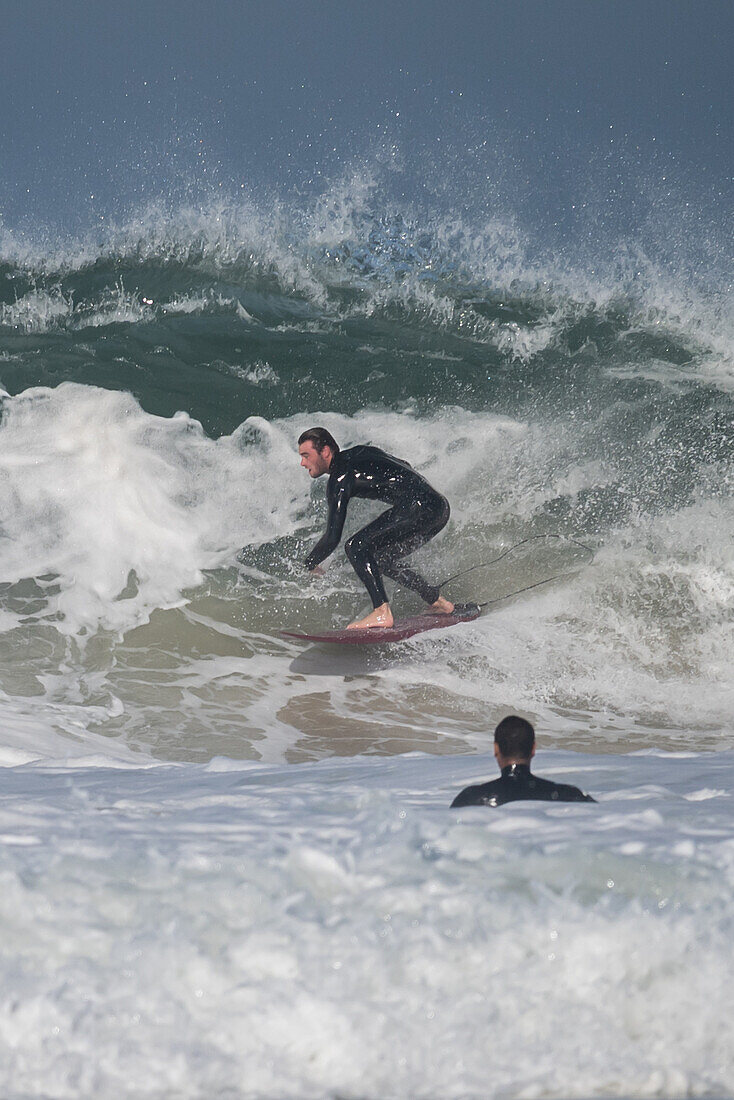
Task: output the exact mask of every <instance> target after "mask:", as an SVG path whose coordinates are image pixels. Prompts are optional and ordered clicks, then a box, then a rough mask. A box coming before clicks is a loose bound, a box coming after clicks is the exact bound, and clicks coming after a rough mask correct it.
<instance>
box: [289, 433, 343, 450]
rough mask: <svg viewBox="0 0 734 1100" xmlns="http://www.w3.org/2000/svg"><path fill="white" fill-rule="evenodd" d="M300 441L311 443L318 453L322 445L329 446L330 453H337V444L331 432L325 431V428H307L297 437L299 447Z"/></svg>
mask: <svg viewBox="0 0 734 1100" xmlns="http://www.w3.org/2000/svg"><path fill="white" fill-rule="evenodd" d="M302 443H313V445H314V447H315V448H316V450H317V451H318V452H319V454H321V452H322V451H323V449H324V447H331V453H332V454H334V455H337V454H339V444H338V443H337V441H336V440H335V439H334V436H333V435H332V434H331V432H327V430H326V428H309V429H308V431H306V432H303V434H302V435H299V437H298V446H299V447H300V446H301V444H302Z"/></svg>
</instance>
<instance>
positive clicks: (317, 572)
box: [309, 565, 326, 577]
mask: <svg viewBox="0 0 734 1100" xmlns="http://www.w3.org/2000/svg"><path fill="white" fill-rule="evenodd" d="M309 573H310V574H311V576H312V577H325V576H326V573H325V571H324V570H323V569H322V568H321V566H320V565H314V567H313V569H309Z"/></svg>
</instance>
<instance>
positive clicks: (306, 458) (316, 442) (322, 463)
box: [298, 428, 339, 477]
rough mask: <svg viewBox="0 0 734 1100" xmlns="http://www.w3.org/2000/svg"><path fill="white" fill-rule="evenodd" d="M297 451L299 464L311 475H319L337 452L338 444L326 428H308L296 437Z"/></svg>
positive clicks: (326, 468)
mask: <svg viewBox="0 0 734 1100" xmlns="http://www.w3.org/2000/svg"><path fill="white" fill-rule="evenodd" d="M298 453H299V455H300V456H301V465H302V466H303V468H304V469H306V470H308V472H309V474H310V475H311V477H321V475H322V474H325V473H326V471H327V470H328V469H329V467H330V466H331V460H332V459H333V458H334V456H335V455H338V454H339V444H338V443H337V441H336V440H335V439H334V436H333V435H332V434H331V432H328V431H327V430H326V428H309V429H308V431H305V432H303V434H302V435H300V436H299V438H298Z"/></svg>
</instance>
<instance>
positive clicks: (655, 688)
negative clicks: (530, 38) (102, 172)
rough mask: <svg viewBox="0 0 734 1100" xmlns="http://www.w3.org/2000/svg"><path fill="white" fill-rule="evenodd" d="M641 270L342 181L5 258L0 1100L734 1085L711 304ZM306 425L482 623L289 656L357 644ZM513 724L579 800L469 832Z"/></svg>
mask: <svg viewBox="0 0 734 1100" xmlns="http://www.w3.org/2000/svg"><path fill="white" fill-rule="evenodd" d="M658 243H659V245H660V247H659V248H658V249H657V251H656V248H655V247H653V246H651V245H650V244H649V242H648V244H647V245H646V246H645V247H643V245H642V244H641V243H640V242H639V241H634V240H629V239H625V240H617V241H615V242H613V243H611V244H608V246H607V247H606V248H605V249H597V250H594V249H591V248H587V249H586V251H584V250H583V249H580V248H579V249H577V250H575V251H573V250H564V249H563V248H557V249H550V248H543V247H541V246H540V243H539V242H538V240H537V239H535V238H534V237H533V235H532V233H531V232H530V231H529V230H527V229H523V228H522V226H521V225H520V223H519V222H518V221H517V220H513V219H512V218H509V217H505V216H502V217H500V216H496V217H491V216H487V217H485V218H483V219H481V218H478V217H477V216H476V215H472V214H470V213H468V212H466V211H465V212H464V213H463V214H461V215H459V214H457V213H456V212H455V210H454V211H450V212H448V213H447V212H446V209H445V208H441V209H439V207H438V206H435V207H432V206H431V205H430V204H429V203H427V202H422V201H419V200H417V199H416V200H415V201H414V202H410V203H409V202H408V201H407V200H405V201H404V202H402V203H399V202H397V201H390V202H388V201H387V200H386V199H385V197H384V195H383V193H382V191H381V189H380V187H379V186H377V185H376V184H375V181H374V179H372V178H369V177H359V176H353V177H349V178H346V179H345V180H343V181H342V182H340V183H339V184H335V185H333V186H332V187H330V188H327V189H326V190H325V191H324V193H323V194H320V195H319V196H317V197H312V198H310V199H308V200H307V201H306V200H304V201H303V202H301V203H296V202H294V201H291V200H289V201H286V200H285V199H282V200H280V201H278V202H271V201H265V200H264V199H261V200H259V201H256V199H255V198H253V197H252V196H250V197H248V198H235V197H230V198H218V199H217V200H216V201H215V200H213V199H211V200H209V201H207V202H205V203H197V204H192V205H188V206H187V205H185V204H182V203H174V204H171V203H168V204H164V203H161V204H158V205H152V206H150V207H148V208H147V209H145V210H141V211H138V212H136V213H134V214H128V215H126V216H125V217H124V218H121V219H120V220H119V221H118V223H117V224H114V225H112V224H106V225H105V227H104V229H99V228H96V229H95V230H90V231H89V232H88V233H87V234H80V235H77V236H74V237H71V236H65V235H63V234H62V233H61V232H60V231H59V232H53V233H51V232H50V233H49V234H47V235H46V236H45V237H44V236H42V235H38V236H36V237H35V238H33V237H29V236H27V235H24V234H22V233H20V232H15V233H14V232H11V231H10V230H7V229H6V230H5V231H4V232H3V233H2V235H1V236H0V382H1V383H2V391H3V393H2V419H1V421H0V716H1V717H2V725H1V726H0V761H1V762H2V765H3V769H2V772H1V773H0V783H1V784H2V787H1V788H0V789H1V790H2V805H1V807H0V813H1V814H2V828H1V829H0V840H1V841H2V844H1V845H0V859H2V869H1V873H2V881H3V885H4V890H3V900H2V918H1V919H2V929H3V947H2V975H3V982H2V985H3V989H4V993H3V996H2V999H1V1000H0V1047H1V1048H2V1051H3V1058H2V1062H3V1064H4V1069H3V1070H2V1071H0V1075H1V1076H0V1079H1V1080H2V1082H3V1089H2V1091H3V1095H4V1096H6V1097H8V1100H15V1098H16V1097H17V1098H21V1097H22V1098H25V1097H30V1096H44V1097H67V1096H68V1097H72V1096H74V1097H76V1096H92V1095H94V1096H95V1097H108V1096H109V1097H119V1096H121V1095H135V1096H151V1097H174V1096H175V1097H178V1096H182V1097H183V1096H206V1097H257V1098H264V1097H285V1096H288V1097H304V1098H305V1097H321V1096H334V1097H337V1096H338V1097H353V1098H355V1100H357V1098H367V1097H369V1098H378V1097H379V1098H386V1097H411V1098H417V1097H437V1098H438V1097H441V1098H449V1097H457V1098H459V1097H462V1098H468V1097H477V1098H478V1097H486V1096H496V1097H502V1098H509V1097H528V1098H530V1097H545V1096H548V1097H571V1096H574V1097H589V1096H592V1095H594V1096H600V1095H605V1096H645V1097H647V1096H669V1097H672V1096H676V1097H678V1096H681V1097H683V1096H692V1095H695V1096H726V1095H731V1094H732V1093H733V1092H734V1055H733V1054H732V1052H733V1051H734V1034H733V1029H732V1022H731V1021H732V1019H734V1005H733V1004H732V983H731V980H730V968H731V963H732V949H731V943H732V938H733V933H734V916H733V915H732V907H731V897H732V887H733V886H734V832H733V831H732V827H731V808H732V793H731V792H732V780H733V778H734V720H733V717H732V716H733V715H734V686H733V683H732V675H731V673H732V668H733V667H734V620H733V618H732V598H733V597H734V560H733V558H732V552H731V546H732V541H733V538H734V507H733V505H732V497H733V490H734V465H733V464H732V457H733V455H734V418H733V416H732V411H733V409H734V359H733V358H732V347H733V346H734V345H733V343H732V336H733V335H734V318H733V316H732V306H731V303H732V298H731V282H730V276H729V281H728V282H727V277H726V275H725V271H726V260H725V257H724V258H723V259H722V256H721V253H718V254H717V255H716V256H715V257H713V260H715V262H712V263H711V264H709V265H708V266H707V267H706V268H705V270H704V269H703V265H701V264H697V263H694V262H693V261H692V260H691V258H690V256H691V253H690V249H689V250H688V251H686V250H685V249H683V248H682V246H681V249H680V250H679V254H678V260H679V262H678V263H677V264H674V263H672V262H671V261H670V256H669V254H668V258H667V259H666V255H665V254H664V253H665V250H664V248H663V246H662V243H660V242H658ZM689 243H690V242H689ZM681 257H682V258H681ZM312 424H324V425H326V426H327V427H328V428H329V429H330V430H332V432H333V433H334V435H335V436H336V438H337V439H338V440H340V442H341V443H342V445H345V446H346V445H350V444H356V443H362V442H372V443H375V444H377V445H380V446H383V447H384V448H385V449H386V450H388V451H390V452H392V453H395V454H398V455H400V456H401V457H405V458H407V459H408V460H409V461H410V462H411V463H413V464H414V465H415V466H416V467H417V468H418V469H420V470H421V472H423V473H424V474H425V475H426V476H427V477H428V478H429V480H431V482H432V483H433V484H434V485H435V486H436V487H437V488H438V489H440V490H441V491H442V492H443V493H445V494H446V495H447V497H448V498H449V500H450V502H451V506H452V518H451V523H450V526H449V527H448V528H447V530H446V531H445V532H443V533H442V534H441V535H440V536H439V537H438V538H437V539H436V540H435V541H434V542H432V543H431V544H430V545H429V546H428V547H427V548H424V550H422V551H421V552H420V554H419V555H418V556H417V557H418V558H419V560H420V562H421V566H422V568H423V569H424V570H425V572H426V574H427V575H429V576H431V577H435V579H436V580H437V581H441V580H443V579H445V578H447V577H449V576H453V575H455V574H460V576H459V577H458V578H457V579H456V580H455V581H454V582H453V583H452V584H449V586H448V587H447V589H446V592H447V594H448V595H450V596H451V597H453V598H455V599H457V600H466V599H476V600H479V601H481V602H486V603H487V604H488V607H487V609H486V613H485V614H484V615H483V616H482V617H481V618H480V619H478V620H477V621H475V622H473V623H469V624H464V625H460V626H457V627H455V628H452V629H451V630H450V631H446V632H439V633H429V634H424V635H421V636H419V637H415V638H413V639H411V640H410V641H408V642H405V643H403V644H401V645H400V646H393V647H389V648H384V647H376V648H373V649H368V650H367V649H366V650H364V651H362V650H360V649H356V650H353V649H350V650H344V651H342V650H339V649H332V648H330V647H324V646H312V645H303V644H300V643H294V642H292V641H291V640H286V639H284V638H283V637H282V636H281V635H280V633H279V631H280V630H282V629H288V628H290V629H301V630H308V629H315V628H323V627H328V626H337V625H340V624H343V623H345V622H347V621H350V620H351V619H352V618H353V617H354V616H355V615H356V614H357V613H359V612H361V611H363V610H365V609H366V608H365V597H364V593H363V592H362V591H360V587H359V585H358V583H357V581H356V579H355V577H354V576H353V574H352V572H351V569H350V567H349V566H348V563H347V562H346V559H345V558H344V556H343V553H342V551H341V550H339V551H338V552H337V553H336V554H335V555H334V556H333V558H332V559H331V560H330V561H329V562H328V570H327V574H326V576H325V577H324V578H321V579H316V578H312V577H309V576H308V575H305V574H304V571H303V568H302V565H301V562H302V560H303V558H304V556H305V554H306V553H307V551H308V549H309V548H310V547H311V546H312V545H313V543H314V542H315V540H316V539H317V538H318V536H319V533H320V531H321V529H322V526H323V523H324V519H325V506H324V500H323V489H324V486H323V482H315V483H311V481H310V479H309V478H308V477H307V475H306V474H305V473H304V471H302V470H301V469H300V468H299V465H298V456H297V453H296V440H297V437H298V435H299V434H300V432H301V431H302V430H303V429H304V428H306V427H309V426H311V425H312ZM375 510H376V506H375V505H374V504H372V503H370V502H355V503H354V504H353V506H352V507H351V508H350V515H349V519H348V529H347V533H349V531H352V530H355V529H356V528H357V527H358V526H360V525H362V524H363V523H364V522H366V521H367V520H368V519H369V517H371V516H372V515H373V514H374V513H375ZM549 578H552V579H549ZM546 581H547V583H541V582H546ZM394 607H395V610H396V611H397V613H398V614H409V613H412V612H414V611H415V610H416V606H415V603H414V602H413V598H412V597H411V596H410V594H407V593H405V592H401V591H400V590H397V591H396V592H395V596H394ZM515 711H518V712H520V713H522V714H524V715H527V716H528V717H530V718H531V719H532V720H533V721H534V723H535V724H536V727H537V730H538V734H539V739H540V740H539V746H540V751H539V754H538V758H537V770H538V772H539V773H541V774H545V775H549V776H558V777H560V778H563V779H566V780H568V781H570V782H575V783H578V784H580V785H581V786H583V787H584V789H586V790H589V791H590V792H591V793H593V794H594V796H595V797H596V798H597V799H598V801H599V805H598V806H596V807H591V806H543V805H535V806H531V807H527V806H522V805H516V806H511V807H507V808H505V809H503V810H502V812H501V813H500V812H497V813H492V814H490V813H489V812H487V811H486V810H479V809H473V810H463V811H450V810H449V809H448V806H449V803H450V802H451V799H452V798H453V796H454V795H455V794H456V793H457V791H458V790H459V789H460V788H461V787H462V786H464V785H466V784H467V783H468V782H470V781H476V780H478V779H480V778H489V777H490V776H492V775H493V774H494V772H495V765H494V761H493V758H492V756H491V753H490V749H491V731H492V729H493V727H494V725H495V724H496V722H497V721H498V720H499V719H500V718H501V717H503V716H504V715H505V714H507V713H510V712H515Z"/></svg>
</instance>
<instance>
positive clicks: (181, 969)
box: [0, 751, 734, 1100]
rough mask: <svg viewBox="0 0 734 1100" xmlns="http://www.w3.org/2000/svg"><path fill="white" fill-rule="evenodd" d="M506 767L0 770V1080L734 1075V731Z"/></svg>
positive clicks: (487, 1087)
mask: <svg viewBox="0 0 734 1100" xmlns="http://www.w3.org/2000/svg"><path fill="white" fill-rule="evenodd" d="M102 762H103V761H102V760H100V761H96V762H95V763H97V764H98V765H99V764H101V763H102ZM495 770H496V768H495V764H494V760H493V759H492V758H491V756H490V755H488V754H485V755H484V756H482V757H458V758H457V757H442V758H440V759H438V758H430V757H424V756H420V755H418V754H414V755H413V756H409V757H403V758H400V759H397V758H393V759H391V760H382V761H377V760H367V759H355V760H351V761H339V762H336V763H334V762H322V763H320V764H315V765H305V766H302V767H297V768H294V767H288V768H286V767H275V768H273V767H270V768H268V767H264V766H257V765H244V764H235V763H233V762H232V761H227V760H225V759H221V758H220V759H218V760H215V761H212V763H211V764H210V765H209V766H208V767H201V766H198V767H196V766H192V765H188V766H184V767H175V768H171V767H157V768H146V769H145V770H143V771H140V770H135V769H122V770H121V769H120V768H119V767H117V768H115V769H114V770H113V769H110V768H107V769H105V768H104V767H100V766H96V767H90V766H84V765H81V764H79V763H75V762H69V763H66V764H63V763H61V762H59V763H56V764H52V763H50V762H49V763H45V764H40V763H37V764H30V765H26V766H22V767H15V768H5V769H0V786H1V787H2V796H3V797H2V813H1V814H0V874H1V875H2V881H3V891H2V899H1V900H0V909H1V913H0V919H1V920H2V927H3V944H4V951H3V953H2V960H0V969H1V971H2V985H3V989H4V990H5V996H4V998H3V999H2V1002H1V1003H0V1043H2V1047H3V1059H2V1068H1V1069H0V1085H1V1086H2V1092H3V1095H4V1096H8V1097H9V1098H15V1097H18V1098H20V1097H26V1096H31V1095H34V1096H38V1095H44V1096H55V1097H66V1096H69V1097H71V1096H95V1097H97V1098H99V1100H106V1098H108V1097H109V1098H113V1097H114V1098H117V1097H119V1096H122V1095H136V1096H140V1095H146V1096H150V1097H152V1098H160V1100H162V1098H163V1097H168V1096H172V1095H175V1096H178V1097H182V1098H185V1097H200V1096H202V1095H206V1096H208V1097H225V1096H237V1097H240V1098H243V1100H245V1098H249V1097H252V1098H255V1097H257V1098H258V1100H267V1098H269V1097H273V1098H275V1097H283V1096H286V1095H287V1096H289V1097H293V1098H294V1100H298V1098H301V1097H302V1098H304V1100H305V1098H306V1097H313V1096H327V1095H339V1096H360V1097H364V1098H366V1100H372V1098H374V1100H378V1098H380V1100H382V1098H384V1097H387V1096H389V1097H394V1098H396V1100H399V1098H405V1100H407V1098H408V1097H417V1096H421V1097H445V1098H452V1097H454V1098H457V1100H458V1098H463V1100H473V1098H476V1100H479V1098H485V1097H497V1098H499V1097H503V1098H505V1100H510V1098H514V1097H517V1098H520V1097H527V1096H551V1097H553V1096H556V1097H579V1098H583V1097H588V1096H592V1095H594V1096H599V1095H609V1096H620V1095H622V1096H636V1097H646V1096H649V1097H654V1096H667V1097H681V1098H682V1097H686V1096H724V1095H729V1094H730V1093H731V1092H732V1090H734V1059H733V1057H732V1051H733V1050H734V1033H733V1032H732V1020H734V1000H733V999H732V998H733V996H734V995H733V994H732V985H731V981H730V980H729V974H728V969H727V962H728V960H729V959H730V957H731V940H732V935H734V927H733V925H732V921H733V918H732V913H731V904H730V898H731V891H732V888H733V887H734V841H733V839H732V830H731V805H730V803H731V795H730V794H729V793H728V792H729V791H730V790H731V788H732V785H733V784H734V759H732V755H731V753H720V754H715V755H706V754H703V755H699V754H695V753H691V754H682V755H672V756H666V755H665V754H660V753H656V754H648V755H641V756H640V755H638V756H627V757H624V756H622V757H611V756H597V757H593V756H588V755H584V756H578V755H574V754H572V753H562V752H552V751H546V752H541V754H540V756H539V759H538V762H537V770H538V772H539V773H540V774H546V775H549V776H555V777H559V778H564V779H566V780H568V781H573V782H576V783H578V784H580V785H581V786H582V787H584V788H587V789H591V790H592V792H593V793H594V795H595V796H596V797H597V799H598V800H599V803H598V805H596V806H594V805H575V806H574V805H566V806H559V805H549V804H543V803H536V804H527V803H525V804H515V805H513V806H506V807H503V808H501V809H498V810H488V809H486V808H482V807H477V808H471V809H468V810H462V811H455V810H454V811H452V810H450V809H449V808H448V804H449V802H450V801H451V799H452V797H453V796H454V794H455V793H456V792H457V791H458V790H459V789H460V788H461V787H462V786H464V785H465V784H466V783H468V782H471V781H475V780H476V779H477V778H484V777H486V776H491V775H492V774H494V773H495ZM712 790H713V791H718V792H722V793H721V794H720V795H719V796H717V797H713V798H712V797H710V794H711V792H712ZM661 1004H664V1005H665V1006H666V1009H665V1012H663V1013H661V1011H660V1005H661Z"/></svg>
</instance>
